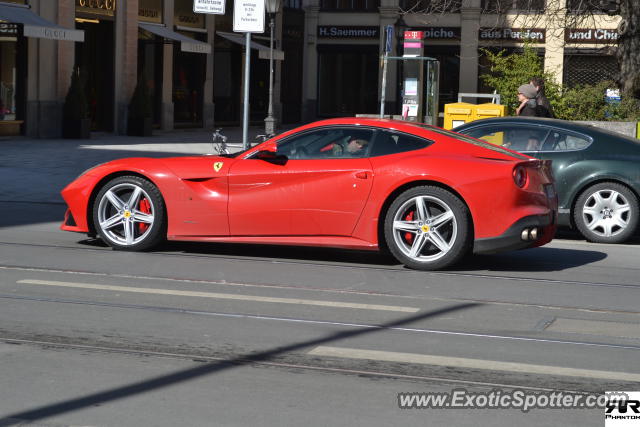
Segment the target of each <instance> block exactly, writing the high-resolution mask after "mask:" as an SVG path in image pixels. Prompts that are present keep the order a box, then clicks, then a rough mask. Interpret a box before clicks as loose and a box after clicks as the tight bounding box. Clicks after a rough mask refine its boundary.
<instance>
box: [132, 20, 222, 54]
mask: <svg viewBox="0 0 640 427" xmlns="http://www.w3.org/2000/svg"><path fill="white" fill-rule="evenodd" d="M138 26H140V28H142V29H143V30H147V31H149V32H150V33H153V34H155V35H158V36H160V37H164V38H165V39H169V40H175V41H177V42H180V50H181V51H183V52H195V53H211V45H209V44H208V43H203V42H201V41H198V40H196V39H192V38H191V37H187V36H183V35H182V34H180V33H176V32H175V31H171V30H170V29H169V28H167V27H166V26H165V25H162V24H149V23H146V22H144V23H143V22H139V23H138Z"/></svg>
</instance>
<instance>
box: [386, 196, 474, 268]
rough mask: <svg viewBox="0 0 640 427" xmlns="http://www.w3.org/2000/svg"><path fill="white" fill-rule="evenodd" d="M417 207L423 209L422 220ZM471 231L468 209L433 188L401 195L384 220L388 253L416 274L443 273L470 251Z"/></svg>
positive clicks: (455, 198)
mask: <svg viewBox="0 0 640 427" xmlns="http://www.w3.org/2000/svg"><path fill="white" fill-rule="evenodd" d="M418 198H419V199H418ZM418 200H420V202H419V201H418ZM418 203H421V204H422V206H426V215H425V214H423V215H422V216H423V218H420V215H419V214H418ZM445 213H446V215H444V214H445ZM416 217H417V219H415V218H416ZM449 217H450V218H449ZM445 218H449V219H447V220H444V219H445ZM442 220H444V221H443V222H440V223H438V221H442ZM396 221H399V222H398V223H396ZM394 224H397V227H394ZM404 227H406V228H404ZM413 228H415V230H413ZM410 229H411V230H410ZM470 229H471V220H470V215H469V210H468V208H467V206H466V205H465V204H464V203H463V202H462V201H461V200H460V199H459V198H458V197H457V196H455V195H454V194H453V193H451V192H449V191H447V190H445V189H443V188H440V187H434V186H421V187H414V188H411V189H409V190H407V191H405V192H404V193H402V194H400V195H399V196H398V197H397V198H396V199H395V200H394V201H393V203H391V206H389V210H388V211H387V214H386V216H385V219H384V237H385V243H386V246H387V247H388V248H389V251H390V252H391V254H392V255H393V256H394V257H395V258H396V259H397V260H398V261H400V262H401V263H403V264H404V265H406V266H407V267H409V268H413V269H416V270H437V269H443V268H446V267H449V266H451V265H453V264H455V263H456V262H458V261H459V260H460V259H461V258H462V257H464V255H465V254H466V253H467V252H468V251H469V249H470V247H471V245H470V240H471V232H470ZM436 243H438V245H440V246H436ZM412 251H417V252H416V253H415V254H414V253H412Z"/></svg>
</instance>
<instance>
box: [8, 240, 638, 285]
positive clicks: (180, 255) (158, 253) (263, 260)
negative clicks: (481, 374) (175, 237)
mask: <svg viewBox="0 0 640 427" xmlns="http://www.w3.org/2000/svg"><path fill="white" fill-rule="evenodd" d="M0 246H27V247H39V248H51V249H66V250H71V251H82V252H87V251H90V252H98V253H103V252H112V251H111V249H109V248H101V249H94V248H84V247H83V248H79V247H73V246H65V245H51V244H34V243H12V242H2V241H0ZM144 255H145V256H152V257H160V256H165V257H173V258H183V259H216V260H224V261H247V260H250V261H252V262H256V263H265V264H285V265H287V264H288V265H296V266H312V267H331V268H335V269H342V270H364V271H381V272H386V273H398V274H411V275H415V274H423V275H425V276H430V277H443V276H448V277H464V278H479V279H491V280H506V281H517V282H536V283H548V284H555V285H572V286H584V287H599V288H625V289H640V284H628V283H611V282H599V281H594V282H589V281H580V280H566V279H551V278H544V277H542V278H541V277H529V276H513V275H501V274H487V273H469V272H456V271H416V270H409V269H406V268H402V267H400V266H398V267H394V268H385V267H381V266H379V265H375V266H374V265H363V264H356V265H353V264H349V263H341V262H330V261H314V262H310V261H305V260H285V259H268V258H259V257H253V256H231V255H216V254H194V253H175V252H164V251H156V252H145V253H144ZM0 267H18V266H15V265H6V264H1V263H0ZM19 267H25V268H26V267H28V266H19ZM176 280H182V279H176ZM276 286H279V285H276ZM381 294H382V293H381ZM390 295H393V296H398V295H395V294H390ZM412 297H413V296H412Z"/></svg>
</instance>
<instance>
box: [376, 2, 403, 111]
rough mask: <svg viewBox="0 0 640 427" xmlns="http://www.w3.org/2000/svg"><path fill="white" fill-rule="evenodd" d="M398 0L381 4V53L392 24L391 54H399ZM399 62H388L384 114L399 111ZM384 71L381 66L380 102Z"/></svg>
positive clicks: (382, 53) (381, 53) (379, 80)
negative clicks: (387, 31)
mask: <svg viewBox="0 0 640 427" xmlns="http://www.w3.org/2000/svg"><path fill="white" fill-rule="evenodd" d="M398 12H399V10H398V0H391V1H389V0H382V6H380V55H384V50H385V43H386V39H385V37H386V31H385V27H386V26H387V25H391V26H393V27H394V29H393V40H392V41H391V52H389V56H398V55H399V53H398V52H397V49H398V29H397V28H395V23H396V21H397V20H398V17H399V16H400V15H399V14H398ZM397 71H398V64H397V61H395V60H390V61H388V62H387V90H386V94H385V103H384V104H385V105H384V114H385V115H393V114H395V113H397V102H396V101H397V96H398V94H397V92H398V91H397V88H398V84H397V81H398V72H397ZM382 72H383V68H382V67H380V73H379V79H378V82H379V83H378V104H380V101H381V100H382Z"/></svg>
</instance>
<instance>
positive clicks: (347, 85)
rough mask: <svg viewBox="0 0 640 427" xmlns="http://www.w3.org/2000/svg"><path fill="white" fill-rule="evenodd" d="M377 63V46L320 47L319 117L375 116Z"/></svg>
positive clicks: (376, 105)
mask: <svg viewBox="0 0 640 427" xmlns="http://www.w3.org/2000/svg"><path fill="white" fill-rule="evenodd" d="M378 61H379V57H378V46H377V45H376V46H363V45H350V46H332V45H324V46H323V45H321V46H318V62H319V65H318V68H319V70H318V115H319V116H322V117H343V116H353V115H355V114H358V113H367V114H371V113H376V112H377V111H378V108H379V105H378V103H377V100H378V90H377V89H378V72H377V71H378ZM372 70H373V72H372Z"/></svg>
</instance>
